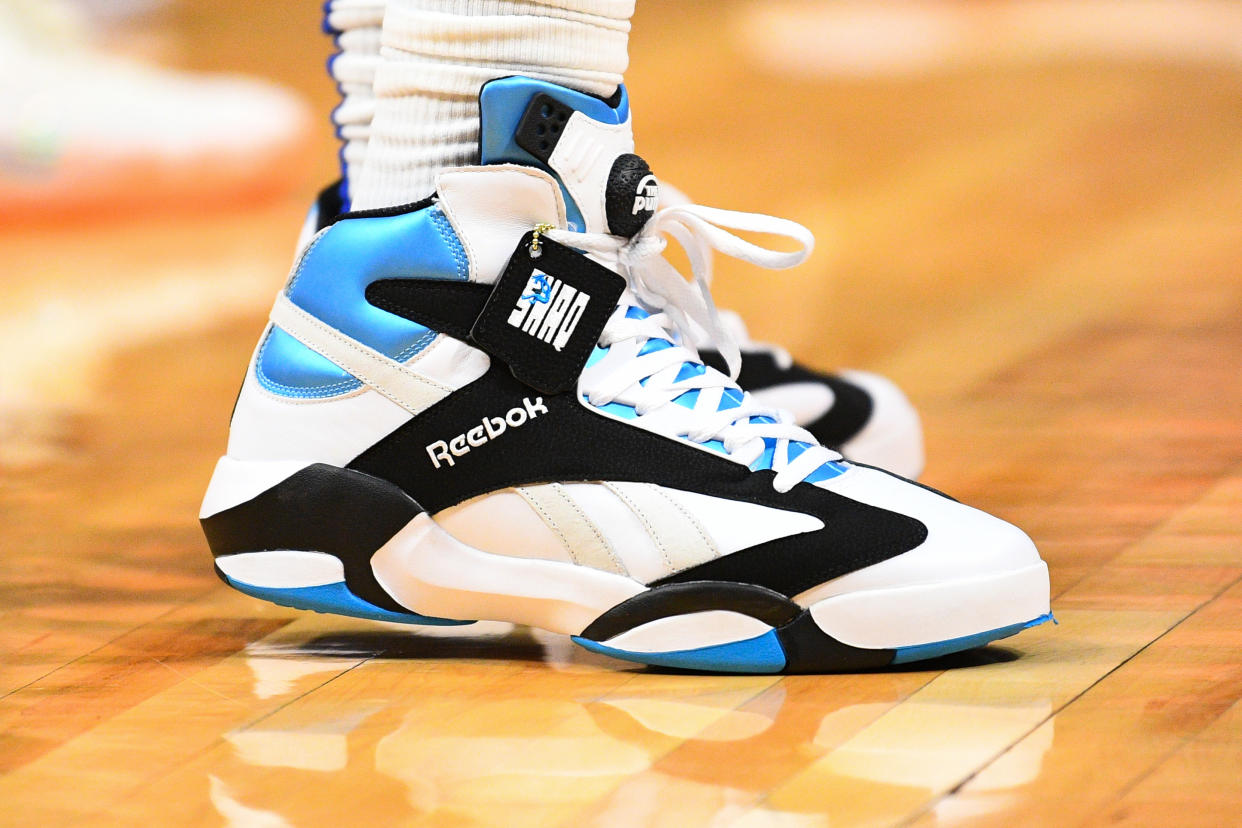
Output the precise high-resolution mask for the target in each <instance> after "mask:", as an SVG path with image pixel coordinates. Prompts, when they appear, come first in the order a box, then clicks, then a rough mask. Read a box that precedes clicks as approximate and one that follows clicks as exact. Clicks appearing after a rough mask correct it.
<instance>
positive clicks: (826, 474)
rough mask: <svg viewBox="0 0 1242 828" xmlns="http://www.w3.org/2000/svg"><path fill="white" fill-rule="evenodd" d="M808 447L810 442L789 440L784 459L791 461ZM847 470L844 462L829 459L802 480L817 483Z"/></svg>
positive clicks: (847, 467)
mask: <svg viewBox="0 0 1242 828" xmlns="http://www.w3.org/2000/svg"><path fill="white" fill-rule="evenodd" d="M810 447H811V443H803V442H800V441H796V440H795V441H791V442H790V443H789V447H788V448H787V449H786V454H785V456H786V460H788V461H789V462H793V460H794V459H795V458H797V457H798V455H800V454H802V452H804V451H806V450H807V449H809V448H810ZM849 470H850V467H849V466H847V465H845V464H844V463H838V462H836V461H832V460H830V461H829V462H827V463H824V464H823V465H822V466H820V467H819V468H818V469H816V470H815V471H813V472H811V473H810V474H809V475H807V476H806V478H805V479H804V480H803V482H805V483H819V482H820V481H822V480H831V479H832V478H834V477H840V476H841V475H843V474H845V473H846V472H847V471H849Z"/></svg>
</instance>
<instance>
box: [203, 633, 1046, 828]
mask: <svg viewBox="0 0 1242 828" xmlns="http://www.w3.org/2000/svg"><path fill="white" fill-rule="evenodd" d="M439 632H440V634H439V635H437V636H435V637H424V636H421V635H420V636H411V635H409V634H408V632H405V631H401V632H399V633H390V632H387V631H382V630H381V631H376V630H373V629H372V630H361V629H360V630H359V631H356V632H334V633H331V634H325V635H312V636H309V637H307V636H304V637H302V638H301V639H299V638H297V637H296V636H293V635H290V636H288V637H285V638H282V637H281V636H279V635H277V636H272V637H269V638H268V639H267V640H265V641H264V642H262V643H260V644H257V645H254V646H252V647H251V648H250V649H249V650H248V651H247V654H246V663H247V665H248V667H249V670H250V673H251V675H252V677H253V688H252V691H253V694H254V696H255V698H257V699H263V700H268V701H280V700H281V699H282V697H287V698H288V702H287V703H285V704H282V705H281V706H280V707H279V708H278V709H277V710H276V712H274V713H272V714H271V715H269V716H267V717H266V718H264V719H262V720H260V721H258V722H256V723H254V724H252V725H251V726H248V727H245V728H242V729H239V730H237V731H235V732H233V733H231V734H229V735H228V736H227V743H228V745H229V748H230V755H229V757H228V760H227V761H226V762H224V763H220V764H219V765H218V766H213V768H212V776H211V777H210V778H209V780H208V784H209V787H210V792H209V793H210V800H211V802H212V803H213V805H214V806H215V809H216V811H217V812H218V813H219V814H220V816H221V817H223V818H224V820H225V822H226V824H229V825H236V826H249V825H285V824H289V825H300V824H307V823H314V824H322V823H324V822H326V821H329V820H331V819H337V820H339V821H342V822H344V823H345V824H348V823H350V822H351V821H352V820H353V819H354V818H356V817H357V816H358V815H359V814H358V813H356V812H352V811H351V808H350V806H349V804H348V803H350V802H354V803H357V799H358V794H359V792H362V791H365V792H366V795H365V798H366V802H365V805H363V806H360V807H362V809H363V810H362V813H366V814H374V815H376V816H383V817H384V821H386V822H400V823H404V822H409V821H420V822H421V821H422V820H424V819H427V820H430V821H431V822H434V823H435V824H441V823H443V824H465V825H474V824H477V825H491V824H497V823H502V824H506V825H532V826H535V825H538V826H545V825H562V824H564V825H600V826H613V825H616V826H621V825H633V824H649V825H665V824H667V825H670V826H674V825H675V826H678V827H679V828H680V826H686V825H725V824H728V825H753V826H809V825H828V824H834V825H835V824H866V823H879V822H884V821H885V820H886V819H889V820H891V818H892V817H894V816H897V815H900V814H902V813H905V811H903V808H905V807H906V805H907V804H911V807H914V806H917V804H918V803H920V802H926V801H927V800H928V797H929V795H934V794H936V793H938V792H945V791H947V790H948V789H950V788H951V787H953V786H954V785H956V784H957V783H958V782H960V780H962V779H963V778H965V777H967V776H969V775H971V774H973V773H975V772H976V771H977V770H978V769H979V768H980V767H982V766H984V765H986V764H988V763H989V762H991V761H992V760H993V759H994V758H995V757H996V756H997V755H998V754H1000V753H1001V752H1002V751H1003V750H1004V747H1005V746H1006V745H1009V744H1012V743H1014V742H1015V741H1018V740H1019V739H1020V738H1021V737H1022V736H1023V735H1025V734H1027V733H1030V732H1031V731H1033V730H1036V728H1038V727H1039V725H1040V724H1041V723H1042V722H1044V721H1046V720H1047V719H1048V718H1049V716H1050V714H1051V705H1050V703H1049V702H1047V701H1043V700H1023V701H1022V702H1021V703H1009V704H976V703H972V702H970V701H969V700H968V699H965V698H963V699H944V698H936V699H934V700H932V699H928V700H922V699H921V698H920V696H922V695H925V693H920V692H918V691H919V688H921V687H922V686H923V685H925V684H926V682H927V680H928V679H929V678H930V675H929V674H928V673H927V672H924V673H921V674H920V673H915V672H908V673H900V672H898V673H892V674H887V675H885V674H876V675H871V676H861V677H860V676H839V677H793V678H789V679H784V680H781V679H777V678H775V677H765V676H753V677H738V676H693V675H677V674H659V673H653V672H647V671H641V670H635V671H622V670H617V669H615V665H612V664H603V663H597V662H593V661H592V660H591V659H592V658H594V657H591V656H590V655H589V654H582V655H577V654H574V655H571V653H578V652H580V651H576V650H571V649H569V648H566V647H562V644H561V643H560V642H559V641H558V640H557V637H545V636H543V635H538V636H536V635H534V634H532V633H531V632H529V631H527V630H525V629H521V628H518V629H514V628H512V627H510V626H509V625H499V626H496V627H490V628H489V627H484V628H481V629H476V630H473V632H472V634H470V635H465V631H464V630H459V631H455V632H450V633H447V634H445V631H444V630H440V631H439ZM480 633H482V635H480ZM1007 655H1008V654H1007V653H1006V652H1005V651H1001V650H994V651H984V652H983V653H982V654H975V655H972V656H970V657H969V658H968V659H967V661H966V662H964V663H963V664H962V665H960V666H962V667H965V668H966V669H968V670H969V667H970V665H978V666H981V667H982V668H983V669H986V665H988V664H989V663H992V662H995V661H998V660H1005V658H1006V656H1007ZM545 661H546V662H551V663H552V664H553V665H554V666H556V667H558V669H559V672H552V671H548V670H547V669H543V668H542V667H536V666H535V664H531V663H524V662H535V663H543V662H545ZM971 672H973V671H971ZM332 674H335V675H332ZM325 682H326V684H325ZM312 689H314V690H315V692H314V693H310V695H305V696H304V697H303V694H307V693H308V692H309V691H310V690H312ZM942 695H943V694H942ZM1052 738H1053V732H1052V728H1051V726H1050V725H1048V726H1047V727H1046V728H1044V729H1040V730H1038V731H1037V732H1036V734H1035V736H1034V737H1032V738H1028V739H1026V740H1024V741H1021V742H1020V743H1019V745H1018V747H1016V748H1015V749H1014V750H1012V751H1010V753H1009V754H1006V755H1005V757H1004V758H1003V759H1002V761H1000V762H998V763H996V765H995V766H994V767H992V768H989V772H988V773H987V774H984V775H981V776H980V777H979V780H978V782H977V784H976V785H975V786H973V787H972V788H971V789H970V795H969V796H961V795H959V796H956V797H954V798H953V799H952V800H945V801H943V802H942V805H941V807H939V808H937V809H936V811H935V812H934V816H935V817H936V819H937V821H939V822H942V823H946V824H947V823H958V822H962V821H965V820H968V819H969V818H971V817H974V816H977V815H979V814H980V813H982V812H988V811H995V810H997V809H1003V808H1004V806H1005V804H1006V803H1007V802H1008V796H1009V794H1008V793H1007V792H1009V791H1012V790H1013V789H1016V788H1018V787H1020V786H1021V785H1024V784H1026V783H1027V782H1030V781H1031V780H1033V779H1034V778H1035V777H1036V776H1037V775H1038V774H1039V771H1040V765H1041V762H1042V758H1043V755H1044V753H1046V752H1047V750H1048V749H1049V748H1050V747H1051V744H1052ZM670 804H672V806H670Z"/></svg>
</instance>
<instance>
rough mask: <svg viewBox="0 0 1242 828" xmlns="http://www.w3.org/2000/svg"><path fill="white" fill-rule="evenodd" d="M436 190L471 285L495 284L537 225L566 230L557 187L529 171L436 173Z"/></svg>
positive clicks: (507, 167) (500, 167) (508, 167)
mask: <svg viewBox="0 0 1242 828" xmlns="http://www.w3.org/2000/svg"><path fill="white" fill-rule="evenodd" d="M436 190H437V191H438V192H439V194H440V209H441V210H443V211H444V215H445V216H446V217H447V218H448V220H449V222H450V223H451V224H452V225H453V230H454V231H455V232H456V233H457V238H458V239H460V240H461V244H462V247H463V248H465V251H466V258H467V259H468V261H469V263H470V281H472V282H483V283H485V284H492V283H493V282H495V281H496V280H497V279H498V278H499V277H500V274H501V273H502V272H504V269H505V265H507V264H508V263H509V259H510V258H511V257H512V256H513V251H514V250H515V249H516V248H517V245H518V242H519V241H520V240H521V238H522V236H523V235H524V234H526V233H528V232H530V230H531V229H532V228H533V227H535V225H537V224H543V223H547V224H551V225H553V226H554V227H559V228H564V227H565V222H566V219H565V199H564V198H563V197H562V196H561V188H560V187H559V186H557V183H556V179H554V178H552V176H550V175H548V174H547V173H546V172H544V171H543V170H538V169H535V168H533V167H522V166H518V165H516V164H497V165H495V166H489V167H457V168H455V169H451V170H446V171H445V172H442V173H440V175H439V176H438V177H437V178H436Z"/></svg>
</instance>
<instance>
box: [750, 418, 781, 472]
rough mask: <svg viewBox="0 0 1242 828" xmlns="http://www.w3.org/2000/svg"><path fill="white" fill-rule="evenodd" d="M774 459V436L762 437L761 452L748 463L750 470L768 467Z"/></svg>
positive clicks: (770, 466)
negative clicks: (753, 460)
mask: <svg viewBox="0 0 1242 828" xmlns="http://www.w3.org/2000/svg"><path fill="white" fill-rule="evenodd" d="M752 419H755V420H758V419H760V418H759V417H754V418H752ZM763 419H767V418H766V417H765V418H763ZM775 460H776V438H775V437H764V438H763V454H760V455H759V457H758V459H757V460H755V462H753V463H751V464H750V470H751V471H759V470H760V469H770V468H772V463H774V462H775Z"/></svg>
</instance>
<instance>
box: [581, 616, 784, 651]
mask: <svg viewBox="0 0 1242 828" xmlns="http://www.w3.org/2000/svg"><path fill="white" fill-rule="evenodd" d="M771 630H772V627H771V625H770V624H765V623H763V622H762V621H760V620H759V619H757V618H751V617H750V616H749V615H743V614H742V613H740V612H731V611H729V610H706V611H704V612H688V613H686V614H685V615H672V616H669V617H667V618H657V619H656V620H655V621H648V622H647V623H646V624H639V625H638V626H637V627H634V628H633V629H631V630H626V631H625V632H623V633H621V634H620V635H614V636H613V637H612V638H610V639H608V640H607V641H603V642H601V643H603V644H607V645H608V646H609V647H613V648H615V649H618V650H627V651H629V652H631V653H661V652H673V651H676V650H696V649H699V648H700V647H714V646H716V645H718V644H731V643H733V642H734V641H746V640H747V639H750V638H756V637H758V636H761V635H763V634H764V633H766V632H771Z"/></svg>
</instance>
